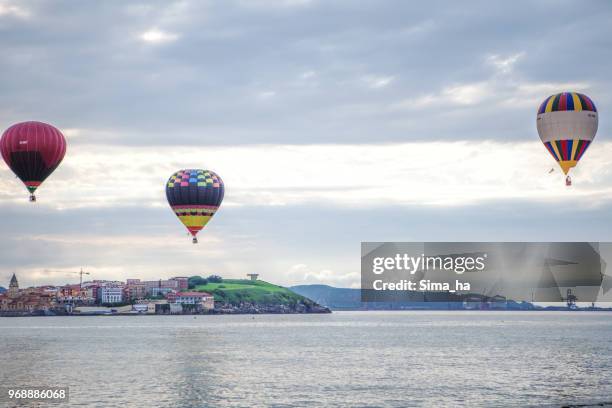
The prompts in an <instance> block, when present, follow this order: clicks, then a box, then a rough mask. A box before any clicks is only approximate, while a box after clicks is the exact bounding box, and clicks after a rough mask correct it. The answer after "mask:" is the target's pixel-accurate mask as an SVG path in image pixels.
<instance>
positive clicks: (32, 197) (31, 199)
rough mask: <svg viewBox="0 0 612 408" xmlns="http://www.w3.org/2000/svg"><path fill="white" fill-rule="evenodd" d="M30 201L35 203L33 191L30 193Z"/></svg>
mask: <svg viewBox="0 0 612 408" xmlns="http://www.w3.org/2000/svg"><path fill="white" fill-rule="evenodd" d="M30 202H31V203H35V202H36V196H35V195H34V193H32V194H30Z"/></svg>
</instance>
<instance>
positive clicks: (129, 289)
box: [125, 279, 147, 300]
mask: <svg viewBox="0 0 612 408" xmlns="http://www.w3.org/2000/svg"><path fill="white" fill-rule="evenodd" d="M146 295H147V288H146V286H145V284H144V283H143V282H140V279H128V280H127V282H126V285H125V297H126V299H130V300H137V299H144V298H145V296H146Z"/></svg>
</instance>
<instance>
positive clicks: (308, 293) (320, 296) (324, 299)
mask: <svg viewBox="0 0 612 408" xmlns="http://www.w3.org/2000/svg"><path fill="white" fill-rule="evenodd" d="M289 289H291V290H292V291H294V292H295V293H297V294H299V295H302V296H305V297H307V298H309V299H312V300H313V301H314V302H316V303H318V304H320V305H321V306H327V307H328V308H330V309H331V310H449V309H463V304H462V302H461V301H457V302H405V301H397V302H362V301H361V289H350V288H335V287H333V286H328V285H298V286H292V287H290V288H289ZM507 308H508V309H514V310H519V309H531V308H533V306H532V305H531V304H529V303H527V302H523V303H516V302H514V301H512V300H509V301H508V303H507Z"/></svg>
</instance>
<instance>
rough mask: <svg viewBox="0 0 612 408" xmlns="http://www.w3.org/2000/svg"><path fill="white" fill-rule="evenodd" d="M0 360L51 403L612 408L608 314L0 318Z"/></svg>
mask: <svg viewBox="0 0 612 408" xmlns="http://www.w3.org/2000/svg"><path fill="white" fill-rule="evenodd" d="M0 358H1V363H0V384H1V385H2V386H4V387H13V386H14V387H19V388H23V387H26V388H27V387H52V386H53V387H69V401H68V402H67V403H64V404H61V405H51V404H47V405H40V406H50V407H54V406H69V407H121V408H128V407H267V406H270V407H411V406H424V407H446V406H448V407H455V406H469V407H529V406H534V407H562V406H570V407H571V406H576V407H577V406H612V313H608V312H578V311H575V312H538V311H524V312H510V311H507V312H506V311H472V312H470V311H452V312H444V311H394V312H382V311H381V312H365V311H363V312H334V313H332V314H321V315H234V316H231V315H215V316H91V317H72V316H67V317H19V318H0ZM606 403H607V404H610V405H606ZM1 404H3V403H2V402H0V406H1ZM4 404H8V403H6V402H4ZM598 404H601V405H598ZM6 406H12V405H6ZM19 406H28V405H27V404H26V405H19ZM32 406H36V405H32Z"/></svg>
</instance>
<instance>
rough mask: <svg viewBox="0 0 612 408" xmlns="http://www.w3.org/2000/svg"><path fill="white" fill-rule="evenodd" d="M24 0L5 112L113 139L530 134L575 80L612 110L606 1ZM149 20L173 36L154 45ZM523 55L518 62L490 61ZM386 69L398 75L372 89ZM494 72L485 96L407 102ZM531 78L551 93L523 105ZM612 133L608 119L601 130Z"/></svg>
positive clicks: (9, 118)
mask: <svg viewBox="0 0 612 408" xmlns="http://www.w3.org/2000/svg"><path fill="white" fill-rule="evenodd" d="M7 4H8V3H7ZM19 7H21V8H22V9H24V10H27V11H28V13H29V15H28V16H27V17H22V16H19V15H14V14H4V15H1V16H0V32H1V34H2V35H1V36H0V48H1V49H2V50H3V59H2V61H0V69H2V72H3V73H4V75H3V76H2V78H1V79H0V84H1V85H2V89H3V95H2V99H3V101H4V103H3V104H2V107H1V109H0V120H1V121H2V122H3V123H6V124H9V123H12V122H15V121H17V120H21V119H26V118H41V119H43V120H48V121H50V122H53V123H56V124H58V125H60V126H62V127H65V128H82V129H92V130H98V131H107V132H110V133H111V134H113V137H112V138H111V140H110V142H112V143H119V144H133V145H138V144H170V143H171V144H186V145H194V144H236V143H280V142H282V143H311V142H334V143H355V142H360V141H362V142H373V141H376V142H388V141H398V140H423V139H427V140H431V139H432V138H438V139H439V138H443V139H474V138H503V139H508V138H513V139H514V138H516V139H529V138H533V137H536V134H535V130H534V116H535V115H534V113H535V109H536V107H537V101H539V100H540V99H543V98H544V97H545V96H547V95H548V94H549V93H551V92H554V91H556V90H559V89H558V87H563V86H564V84H576V83H578V84H582V85H583V86H584V87H585V88H586V89H583V90H585V91H587V92H588V93H589V94H590V95H591V96H592V97H593V98H594V99H595V101H596V102H597V103H598V104H599V105H600V106H602V105H603V106H606V105H609V104H610V102H611V100H610V98H609V97H608V94H609V92H607V90H608V89H609V87H610V81H609V75H608V70H607V66H608V65H609V53H608V52H607V50H608V49H609V48H610V46H611V45H612V44H611V41H612V40H611V38H612V36H610V28H609V24H607V22H608V21H609V20H610V17H611V14H612V10H611V8H610V7H609V5H608V4H607V2H604V1H600V2H589V4H588V6H585V5H584V4H579V3H575V2H538V3H536V4H534V3H531V2H512V3H510V2H506V3H503V4H494V5H493V4H491V3H489V2H479V1H478V2H469V3H465V2H464V3H461V4H459V3H453V2H430V3H428V4H427V5H415V4H413V3H406V2H401V1H388V2H384V3H380V2H378V1H369V2H358V3H357V2H350V1H346V2H342V1H339V2H319V1H312V2H267V1H264V2H255V3H253V2H187V1H184V2H157V3H155V2H141V3H135V2H130V3H129V4H128V3H125V2H120V1H115V2H112V1H111V2H96V3H93V2H80V3H78V4H75V3H74V2H61V1H58V2H52V3H49V2H45V3H41V2H27V1H26V2H19ZM150 30H157V31H159V32H162V33H166V35H168V36H169V38H170V40H167V41H159V42H158V43H155V42H146V41H143V40H142V38H141V36H142V34H143V33H146V32H148V31H150ZM517 53H522V55H523V57H522V58H520V60H518V61H517V62H516V63H515V66H514V67H513V69H512V70H511V72H506V73H503V74H500V72H498V70H497V69H496V68H495V66H494V65H492V64H489V63H487V61H488V60H487V58H489V57H490V56H491V55H494V56H498V57H499V58H502V59H503V58H508V57H509V56H512V55H516V54H517ZM305 74H306V75H305ZM372 78H374V79H372ZM377 78H392V79H393V80H392V81H391V82H390V83H389V84H387V85H386V86H381V87H376V86H372V84H373V83H377ZM482 81H486V82H487V84H486V86H485V87H484V89H483V90H482V92H484V93H486V94H487V98H482V100H477V101H474V102H473V103H468V104H456V103H452V101H451V103H447V102H448V101H446V100H445V99H444V98H441V99H438V100H437V101H436V102H435V103H434V104H432V105H429V106H425V107H423V108H414V107H413V108H411V104H412V105H415V104H416V102H417V101H419V100H420V98H423V97H427V96H428V95H442V96H444V95H445V93H444V92H445V90H448V89H449V88H453V87H457V86H466V85H470V84H474V83H480V82H482ZM378 83H380V82H378ZM541 84H553V85H552V86H549V87H544V88H543V89H542V88H537V86H538V85H541ZM555 84H556V85H555ZM524 87H528V88H529V87H530V89H532V88H534V87H536V89H540V90H539V91H537V90H536V91H534V92H531V93H529V94H528V95H527V97H526V98H524V101H523V102H522V101H521V98H522V96H523V95H524V94H525V93H526V92H527V91H525V89H524ZM446 96H447V97H448V95H446ZM451 99H452V98H451ZM514 99H516V100H514ZM508 100H512V102H508ZM398 104H399V105H398ZM397 106H404V109H397ZM609 130H610V128H609V125H608V124H607V122H606V121H604V120H602V128H601V130H600V132H601V133H605V132H607V131H609ZM86 134H87V138H85V140H86V141H87V142H90V143H91V142H96V143H108V142H109V140H108V138H107V136H104V135H103V133H99V132H94V131H92V132H89V133H86ZM78 142H81V141H77V143H78Z"/></svg>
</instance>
